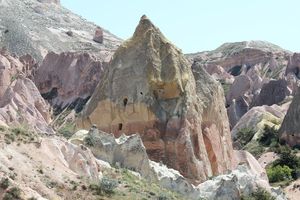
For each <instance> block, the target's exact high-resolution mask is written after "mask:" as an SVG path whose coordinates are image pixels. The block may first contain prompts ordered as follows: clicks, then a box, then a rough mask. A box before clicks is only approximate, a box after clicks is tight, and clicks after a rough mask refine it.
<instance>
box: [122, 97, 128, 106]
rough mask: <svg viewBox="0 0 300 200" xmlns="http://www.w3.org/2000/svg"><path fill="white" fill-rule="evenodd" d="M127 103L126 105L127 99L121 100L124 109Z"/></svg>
mask: <svg viewBox="0 0 300 200" xmlns="http://www.w3.org/2000/svg"><path fill="white" fill-rule="evenodd" d="M127 103H128V99H127V98H124V99H123V105H124V107H125V106H126V105H127Z"/></svg>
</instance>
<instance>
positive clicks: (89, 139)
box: [84, 134, 95, 147]
mask: <svg viewBox="0 0 300 200" xmlns="http://www.w3.org/2000/svg"><path fill="white" fill-rule="evenodd" d="M84 144H85V145H87V146H89V147H93V146H94V145H95V142H94V140H93V137H92V136H91V135H89V134H88V135H87V136H86V137H85V138H84Z"/></svg>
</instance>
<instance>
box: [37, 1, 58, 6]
mask: <svg viewBox="0 0 300 200" xmlns="http://www.w3.org/2000/svg"><path fill="white" fill-rule="evenodd" d="M37 1H38V2H41V3H55V4H58V5H60V0H37Z"/></svg>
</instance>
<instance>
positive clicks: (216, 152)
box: [77, 16, 233, 182]
mask: <svg viewBox="0 0 300 200" xmlns="http://www.w3.org/2000/svg"><path fill="white" fill-rule="evenodd" d="M133 77H134V78H133ZM224 107H225V106H224V95H223V90H222V88H221V86H220V85H219V84H218V83H217V82H216V81H215V80H214V79H212V78H211V77H210V76H209V74H207V72H205V70H204V69H202V68H201V66H199V65H198V64H197V63H195V64H194V65H193V67H192V70H191V68H190V65H189V63H188V61H187V60H186V59H185V58H184V56H183V55H182V53H181V52H180V50H178V49H177V48H176V47H174V46H173V45H172V44H171V43H170V42H169V41H168V40H167V39H166V38H165V37H164V36H163V35H162V33H161V32H160V31H159V29H158V28H156V27H155V26H154V25H153V24H152V23H151V21H150V20H149V19H148V18H147V17H145V16H143V17H142V18H141V21H140V23H139V25H138V27H137V28H136V31H135V33H134V35H133V37H132V38H131V39H129V40H128V41H126V42H124V44H122V45H121V46H120V47H119V49H118V50H117V51H116V53H115V55H114V58H113V60H112V61H111V63H110V66H109V67H108V70H106V73H105V74H104V78H102V79H101V81H100V83H99V85H98V86H97V88H96V90H95V92H94V94H93V96H92V97H91V99H90V101H89V102H88V104H87V106H86V107H85V109H84V110H83V113H82V116H81V119H80V120H78V123H77V125H78V127H81V128H86V129H89V128H90V127H91V125H92V124H96V125H97V127H98V128H99V129H100V130H103V131H106V132H111V133H113V134H114V135H115V136H120V135H121V134H122V133H125V134H127V135H130V134H132V133H139V134H140V135H141V138H142V140H143V143H144V145H145V147H146V149H147V153H148V155H149V158H150V159H151V160H154V161H157V162H163V163H165V164H166V165H167V166H168V167H171V168H174V169H176V170H178V171H179V172H180V173H181V174H183V175H184V176H185V177H187V178H189V179H190V180H192V181H195V182H199V181H200V182H201V181H204V180H205V179H207V177H209V176H211V175H217V174H220V173H223V172H225V171H226V170H228V169H231V167H232V159H233V150H232V145H231V137H230V133H229V125H228V121H227V120H228V119H227V115H226V110H225V108H224Z"/></svg>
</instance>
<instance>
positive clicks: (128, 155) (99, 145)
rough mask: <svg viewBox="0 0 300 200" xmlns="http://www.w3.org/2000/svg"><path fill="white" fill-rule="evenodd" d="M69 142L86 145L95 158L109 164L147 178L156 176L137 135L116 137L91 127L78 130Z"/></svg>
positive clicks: (150, 178) (152, 178)
mask: <svg viewBox="0 0 300 200" xmlns="http://www.w3.org/2000/svg"><path fill="white" fill-rule="evenodd" d="M70 142H72V143H74V144H77V145H80V144H83V145H86V146H87V147H88V148H89V149H91V151H92V152H93V154H94V155H95V157H96V158H98V159H100V160H103V161H105V162H108V163H110V164H111V165H114V166H119V167H122V168H127V169H130V170H133V171H136V172H138V173H140V174H141V175H142V177H144V178H146V179H148V180H152V181H153V180H154V179H155V178H156V177H155V174H154V172H153V170H152V169H151V166H150V161H149V159H148V156H147V153H146V149H145V147H144V145H143V143H142V140H141V138H140V137H139V135H131V136H125V135H122V136H121V137H120V138H118V139H116V138H115V137H114V136H113V135H111V134H108V133H105V132H103V131H98V129H96V128H92V129H91V130H90V131H89V132H88V133H86V132H84V131H83V130H81V131H78V132H77V133H75V134H74V135H73V136H72V137H71V138H70Z"/></svg>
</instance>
